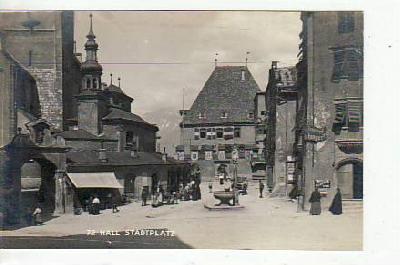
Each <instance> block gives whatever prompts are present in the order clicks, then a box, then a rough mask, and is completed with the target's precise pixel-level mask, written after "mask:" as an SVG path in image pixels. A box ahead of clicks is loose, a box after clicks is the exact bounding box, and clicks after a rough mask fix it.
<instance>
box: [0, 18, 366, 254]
mask: <svg viewBox="0 0 400 265" xmlns="http://www.w3.org/2000/svg"><path fill="white" fill-rule="evenodd" d="M363 21H364V14H363V12H362V11H299V12H287V11H285V12H284V11H262V10H258V11H26V12H22V11H20V12H16V11H14V12H5V11H4V12H0V38H1V45H0V83H1V86H0V117H1V118H0V176H1V190H0V191H1V213H0V214H1V216H0V218H1V224H2V231H1V236H2V240H1V248H7V249H10V248H11V249H19V248H28V249H43V248H45V249H49V248H65V249H77V248H83V249H92V248H96V249H105V248H107V249H122V248H124V249H126V248H128V249H186V248H192V249H231V250H244V249H251V250H332V251H338V250H341V251H342V250H346V251H361V250H363V194H364V189H363V187H364V185H363V183H364V177H363V168H364V167H363V164H364V162H363V161H364V159H363V143H364V141H363V131H364V130H363V128H364V126H363V124H364V122H363V121H364V108H363V106H364V104H363V102H364V93H363V80H364V71H363V69H364V63H363V62H364V56H363V55H364V38H363V35H364V22H363Z"/></svg>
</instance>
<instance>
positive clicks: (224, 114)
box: [221, 111, 228, 119]
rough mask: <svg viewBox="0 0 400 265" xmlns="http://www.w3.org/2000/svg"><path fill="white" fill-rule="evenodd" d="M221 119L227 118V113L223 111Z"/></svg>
mask: <svg viewBox="0 0 400 265" xmlns="http://www.w3.org/2000/svg"><path fill="white" fill-rule="evenodd" d="M221 118H222V119H226V118H228V113H227V112H226V111H223V112H222V114H221Z"/></svg>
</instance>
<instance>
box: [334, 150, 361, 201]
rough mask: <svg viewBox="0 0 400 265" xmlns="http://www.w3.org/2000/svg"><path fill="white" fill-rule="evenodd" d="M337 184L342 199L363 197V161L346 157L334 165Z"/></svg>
mask: <svg viewBox="0 0 400 265" xmlns="http://www.w3.org/2000/svg"><path fill="white" fill-rule="evenodd" d="M336 180H337V186H338V188H340V190H341V192H342V196H343V198H344V199H362V198H363V161H362V160H361V159H358V158H348V159H344V160H342V161H340V162H339V163H338V164H337V166H336Z"/></svg>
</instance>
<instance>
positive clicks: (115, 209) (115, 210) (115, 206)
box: [111, 196, 119, 213]
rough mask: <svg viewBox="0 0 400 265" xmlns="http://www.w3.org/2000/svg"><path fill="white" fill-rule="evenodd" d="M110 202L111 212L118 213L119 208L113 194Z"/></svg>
mask: <svg viewBox="0 0 400 265" xmlns="http://www.w3.org/2000/svg"><path fill="white" fill-rule="evenodd" d="M111 202H112V213H118V212H119V209H118V206H117V199H116V197H115V196H112V197H111Z"/></svg>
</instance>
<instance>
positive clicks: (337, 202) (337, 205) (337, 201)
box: [329, 188, 343, 215]
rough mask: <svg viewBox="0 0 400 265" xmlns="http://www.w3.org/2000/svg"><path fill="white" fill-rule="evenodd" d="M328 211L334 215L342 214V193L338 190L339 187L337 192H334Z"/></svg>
mask: <svg viewBox="0 0 400 265" xmlns="http://www.w3.org/2000/svg"><path fill="white" fill-rule="evenodd" d="M329 211H330V212H331V213H332V214H334V215H339V214H342V213H343V212H342V193H341V192H340V189H339V188H337V192H336V194H335V197H334V198H333V201H332V204H331V206H330V207H329Z"/></svg>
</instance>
